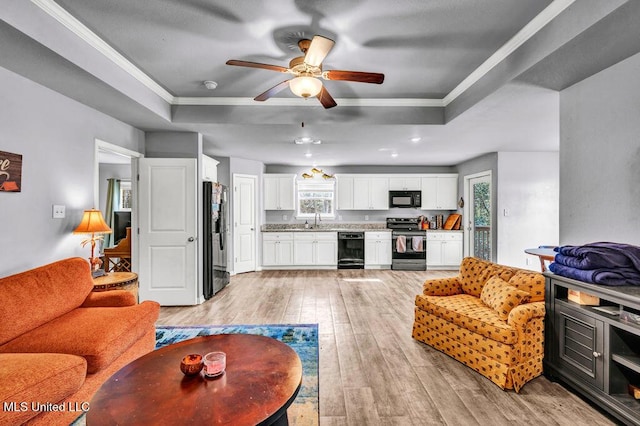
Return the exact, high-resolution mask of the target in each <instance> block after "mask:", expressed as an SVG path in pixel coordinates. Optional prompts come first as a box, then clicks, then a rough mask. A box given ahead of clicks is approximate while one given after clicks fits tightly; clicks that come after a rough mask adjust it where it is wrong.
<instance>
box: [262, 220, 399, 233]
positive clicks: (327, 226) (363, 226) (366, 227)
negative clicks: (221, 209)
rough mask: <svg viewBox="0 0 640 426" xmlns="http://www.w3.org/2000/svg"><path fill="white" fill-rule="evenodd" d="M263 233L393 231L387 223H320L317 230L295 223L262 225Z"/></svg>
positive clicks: (311, 226)
mask: <svg viewBox="0 0 640 426" xmlns="http://www.w3.org/2000/svg"><path fill="white" fill-rule="evenodd" d="M261 231H262V232H337V231H347V232H349V231H351V232H366V231H377V232H384V231H391V229H388V228H387V224H386V223H375V222H374V223H319V224H318V227H317V228H314V227H313V225H310V226H309V228H305V227H304V224H293V223H269V224H266V225H262V228H261Z"/></svg>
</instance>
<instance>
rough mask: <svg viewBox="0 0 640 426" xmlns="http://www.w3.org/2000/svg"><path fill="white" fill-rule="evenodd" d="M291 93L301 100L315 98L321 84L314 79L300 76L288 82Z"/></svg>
mask: <svg viewBox="0 0 640 426" xmlns="http://www.w3.org/2000/svg"><path fill="white" fill-rule="evenodd" d="M289 88H290V89H291V91H292V92H293V93H294V94H295V95H298V96H300V97H302V98H310V97H314V96H317V95H318V93H320V91H321V90H322V82H321V81H320V80H318V79H317V78H315V77H307V76H301V77H296V78H294V79H292V80H291V81H289Z"/></svg>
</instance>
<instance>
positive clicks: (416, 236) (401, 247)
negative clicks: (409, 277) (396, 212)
mask: <svg viewBox="0 0 640 426" xmlns="http://www.w3.org/2000/svg"><path fill="white" fill-rule="evenodd" d="M387 228H389V229H391V230H392V231H391V238H392V240H391V269H396V270H404V271H426V270H427V250H426V247H427V242H426V236H427V234H426V232H425V231H422V230H420V219H418V218H393V217H390V218H387Z"/></svg>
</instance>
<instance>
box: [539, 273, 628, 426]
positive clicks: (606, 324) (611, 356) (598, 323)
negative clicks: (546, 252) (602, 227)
mask: <svg viewBox="0 0 640 426" xmlns="http://www.w3.org/2000/svg"><path fill="white" fill-rule="evenodd" d="M545 277H546V298H545V307H546V318H545V356H544V374H545V376H546V377H547V378H549V379H550V380H557V381H560V382H564V383H565V384H567V385H569V386H570V387H571V388H573V389H574V390H576V391H577V392H579V393H580V394H581V395H582V396H584V397H585V398H587V399H589V400H590V401H592V402H593V403H594V404H595V405H597V406H599V407H600V408H602V409H603V410H605V411H607V412H609V413H610V414H611V415H612V416H614V417H616V418H617V419H619V420H620V421H622V422H624V423H626V424H629V425H639V426H640V400H636V399H634V398H633V397H632V396H631V395H629V393H628V385H629V384H633V385H635V386H638V387H640V325H636V324H635V323H633V322H628V321H622V320H621V319H620V316H619V315H612V314H609V313H605V312H601V311H599V310H597V309H595V307H594V306H585V305H580V304H578V303H575V302H572V301H570V300H568V298H567V295H568V290H569V289H572V290H577V291H582V292H585V293H588V294H590V295H593V296H597V297H599V298H600V306H611V307H613V308H614V309H613V310H614V311H618V312H619V310H620V308H622V309H624V310H625V311H628V312H632V313H635V314H638V313H640V287H637V286H628V287H627V286H625V287H610V286H602V285H594V284H588V283H584V282H581V281H576V280H572V279H569V278H564V277H560V276H557V275H554V274H552V273H549V272H546V273H545Z"/></svg>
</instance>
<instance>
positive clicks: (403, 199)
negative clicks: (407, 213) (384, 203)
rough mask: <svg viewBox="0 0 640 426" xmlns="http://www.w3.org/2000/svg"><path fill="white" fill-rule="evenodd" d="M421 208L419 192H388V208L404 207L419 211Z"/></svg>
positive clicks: (420, 193) (420, 194)
mask: <svg viewBox="0 0 640 426" xmlns="http://www.w3.org/2000/svg"><path fill="white" fill-rule="evenodd" d="M421 206H422V192H421V191H389V208H391V207H404V208H414V209H419V208H420V207H421Z"/></svg>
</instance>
